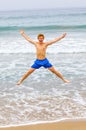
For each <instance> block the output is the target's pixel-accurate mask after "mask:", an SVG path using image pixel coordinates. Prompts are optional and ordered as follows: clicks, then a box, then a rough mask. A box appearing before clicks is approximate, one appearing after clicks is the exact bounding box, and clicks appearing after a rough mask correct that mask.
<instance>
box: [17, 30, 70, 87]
mask: <svg viewBox="0 0 86 130" xmlns="http://www.w3.org/2000/svg"><path fill="white" fill-rule="evenodd" d="M20 34H21V35H22V36H23V37H24V38H25V39H26V40H27V41H28V42H30V43H32V44H33V45H35V48H36V56H37V59H36V60H35V62H34V64H33V65H32V66H31V68H30V69H29V70H28V71H27V72H26V73H25V74H24V76H23V77H22V78H21V79H20V80H19V81H18V83H17V85H20V84H21V83H22V82H23V81H24V80H25V79H26V78H27V77H28V76H29V75H30V74H31V73H32V72H34V71H35V70H36V69H39V68H40V67H44V68H47V69H48V70H50V71H51V72H52V73H54V74H55V75H56V76H58V77H59V78H60V79H62V80H63V81H64V82H65V83H69V82H70V81H69V80H66V79H65V78H64V77H63V76H62V74H61V73H60V72H58V71H57V70H56V69H55V68H54V67H53V65H52V64H51V63H50V62H49V60H48V59H47V58H46V49H47V47H48V46H49V45H52V44H54V43H56V42H58V41H60V40H61V39H63V38H64V37H65V36H66V33H64V34H63V35H61V36H60V37H58V38H55V39H54V40H51V41H49V42H44V38H45V37H44V35H43V34H39V35H38V42H36V41H33V40H32V39H31V38H30V37H28V36H27V35H26V34H25V33H24V31H23V30H21V31H20Z"/></svg>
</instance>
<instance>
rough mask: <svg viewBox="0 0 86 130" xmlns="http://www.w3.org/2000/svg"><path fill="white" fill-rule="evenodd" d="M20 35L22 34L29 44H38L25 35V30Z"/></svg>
mask: <svg viewBox="0 0 86 130" xmlns="http://www.w3.org/2000/svg"><path fill="white" fill-rule="evenodd" d="M20 34H21V35H22V36H23V37H24V38H25V39H26V40H27V41H28V42H30V43H32V44H36V42H35V41H33V40H32V39H30V37H28V36H27V35H26V34H25V33H24V31H23V30H21V31H20Z"/></svg>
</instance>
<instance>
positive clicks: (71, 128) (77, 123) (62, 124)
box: [0, 119, 86, 130]
mask: <svg viewBox="0 0 86 130" xmlns="http://www.w3.org/2000/svg"><path fill="white" fill-rule="evenodd" d="M57 128H58V129H57ZM28 129H29V130H38V129H40V130H48V129H49V130H86V119H65V120H60V121H54V122H43V123H42V122H40V123H33V124H27V125H19V126H8V127H2V128H0V130H28Z"/></svg>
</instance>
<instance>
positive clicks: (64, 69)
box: [0, 8, 86, 127]
mask: <svg viewBox="0 0 86 130" xmlns="http://www.w3.org/2000/svg"><path fill="white" fill-rule="evenodd" d="M20 29H24V30H25V32H26V34H27V35H29V36H30V37H31V38H33V39H34V40H37V38H36V37H37V35H38V34H39V33H43V34H44V35H45V41H48V40H51V39H53V38H56V37H58V36H60V35H61V34H63V33H64V32H67V37H66V38H65V39H63V40H61V41H60V42H58V43H56V44H54V45H52V46H50V47H49V48H48V50H47V57H48V58H49V60H50V62H51V63H52V64H53V65H54V66H55V68H56V69H57V70H59V71H60V72H61V73H62V74H63V75H64V76H65V78H67V79H69V80H70V81H71V83H69V84H64V83H63V82H62V81H61V80H60V79H59V78H57V77H56V76H55V75H53V74H52V73H50V72H49V71H48V70H46V69H44V68H41V69H40V70H37V71H36V72H34V73H33V74H32V75H31V76H30V77H28V78H27V79H26V80H25V82H24V83H23V84H22V85H21V86H20V87H17V86H16V82H17V81H18V80H19V79H20V78H21V76H22V75H23V74H24V73H25V72H26V71H27V70H28V69H29V68H30V66H31V65H32V64H33V62H34V60H35V58H36V57H35V48H34V46H33V45H31V44H30V43H28V42H27V41H26V40H25V39H24V38H23V37H22V36H21V35H20V34H19V30H20ZM66 118H67V119H72V118H86V9H85V8H83V9H82V8H78V9H74V8H72V9H49V10H48V9H46V10H22V11H1V12H0V127H2V126H10V125H20V124H30V123H33V122H35V123H36V122H44V121H55V120H58V121H59V120H62V119H66Z"/></svg>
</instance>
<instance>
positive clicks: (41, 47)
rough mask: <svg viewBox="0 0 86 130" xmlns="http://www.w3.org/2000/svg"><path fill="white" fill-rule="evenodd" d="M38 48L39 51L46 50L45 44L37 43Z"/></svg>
mask: <svg viewBox="0 0 86 130" xmlns="http://www.w3.org/2000/svg"><path fill="white" fill-rule="evenodd" d="M36 49H37V50H39V51H44V50H46V46H45V45H37V46H36Z"/></svg>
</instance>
